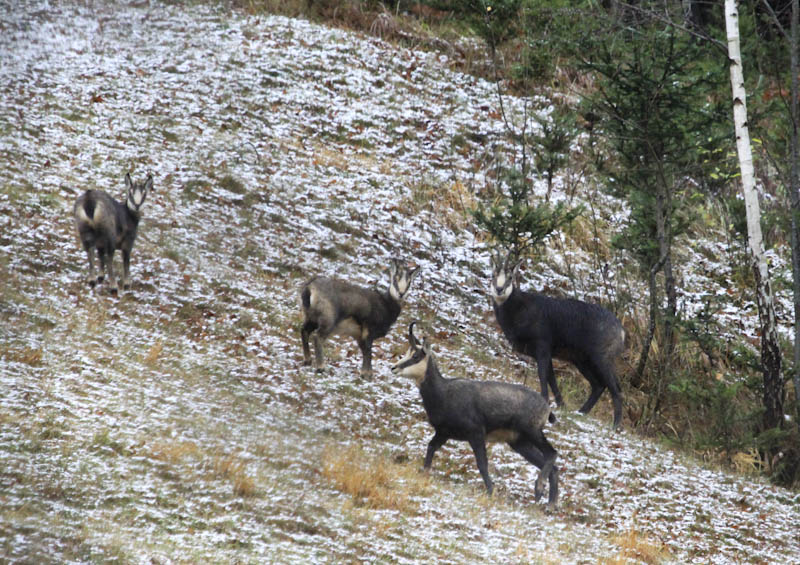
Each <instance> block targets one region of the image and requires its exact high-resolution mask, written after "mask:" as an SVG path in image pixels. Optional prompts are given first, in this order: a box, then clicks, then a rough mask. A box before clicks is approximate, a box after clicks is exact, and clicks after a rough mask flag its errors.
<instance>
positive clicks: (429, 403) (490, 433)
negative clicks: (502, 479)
mask: <svg viewBox="0 0 800 565" xmlns="http://www.w3.org/2000/svg"><path fill="white" fill-rule="evenodd" d="M414 323H415V322H412V323H411V324H410V325H409V327H408V351H407V352H406V354H405V356H404V357H403V358H402V359H401V360H400V361H398V362H397V363H396V364H395V365H393V366H392V373H394V374H400V375H405V376H409V377H412V378H413V379H414V380H415V381H416V383H417V387H418V388H419V392H420V395H421V396H422V404H423V406H424V407H425V412H426V413H427V415H428V421H429V422H430V424H431V425H432V426H433V429H434V430H435V433H434V435H433V438H432V439H431V440H430V442H429V443H428V450H427V452H426V453H425V464H424V467H425V469H430V466H431V463H432V462H433V456H434V454H435V453H436V451H437V450H438V449H439V448H440V447H441V446H443V445H444V444H445V442H446V441H447V440H449V439H455V440H459V441H467V442H469V445H470V447H472V451H473V453H474V454H475V461H476V463H477V465H478V470H479V471H480V473H481V477H482V478H483V482H484V484H485V485H486V490H488V491H489V494H491V493H492V488H493V485H492V479H491V478H490V477H489V470H488V461H487V457H486V442H487V441H503V442H506V443H507V444H508V445H509V447H511V449H513V450H514V451H516V452H517V453H519V454H520V455H522V456H523V457H524V458H525V459H527V460H528V461H529V462H531V463H533V464H534V465H536V466H537V467H538V468H539V469H541V471H540V472H539V477H538V478H537V479H536V484H535V487H534V496H535V498H536V500H539V498H540V497H541V496H542V494H543V493H544V481H545V480H549V484H550V492H549V495H548V505H549V506H550V507H551V508H552V507H553V506H555V504H556V503H557V501H558V468H557V467H556V466H555V460H556V455H557V453H556V450H555V449H554V448H553V446H552V445H550V442H548V441H547V438H545V437H544V432H543V429H544V426H545V424H547V422H548V421H549V422H554V421H555V417H554V416H553V414H551V412H550V406H549V405H548V403H547V400H546V399H545V398H544V397H543V396H542V395H540V394H539V393H538V392H536V391H533V390H531V389H529V388H528V387H525V386H523V385H519V384H510V383H503V382H492V381H473V380H468V379H447V378H444V377H443V376H442V374H441V373H440V372H439V368H438V366H437V364H436V360H435V359H434V358H433V355H432V354H431V346H430V344H429V343H428V339H427V338H425V339H423V342H422V344H420V343H419V341H418V340H417V338H416V337H415V336H414Z"/></svg>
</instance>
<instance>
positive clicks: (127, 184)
mask: <svg viewBox="0 0 800 565" xmlns="http://www.w3.org/2000/svg"><path fill="white" fill-rule="evenodd" d="M125 188H126V189H127V190H130V189H132V188H133V182H132V181H131V174H130V173H125Z"/></svg>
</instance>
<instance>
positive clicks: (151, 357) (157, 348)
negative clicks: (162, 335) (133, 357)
mask: <svg viewBox="0 0 800 565" xmlns="http://www.w3.org/2000/svg"><path fill="white" fill-rule="evenodd" d="M163 349H164V344H163V342H162V341H161V340H158V341H157V342H155V343H154V344H153V345H151V346H150V349H149V350H148V352H147V355H145V357H144V362H145V363H147V364H148V365H150V366H153V365H155V364H156V362H157V361H158V358H159V356H160V355H161V351H162V350H163Z"/></svg>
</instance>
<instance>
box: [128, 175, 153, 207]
mask: <svg viewBox="0 0 800 565" xmlns="http://www.w3.org/2000/svg"><path fill="white" fill-rule="evenodd" d="M125 187H126V188H127V189H128V198H127V205H128V209H129V210H130V211H131V212H133V213H134V214H138V213H139V208H141V207H142V204H144V201H145V198H147V193H148V192H149V191H150V190H152V189H153V175H147V179H146V180H145V181H144V182H137V183H134V182H132V181H131V174H130V173H126V174H125Z"/></svg>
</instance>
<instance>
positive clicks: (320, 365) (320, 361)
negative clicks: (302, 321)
mask: <svg viewBox="0 0 800 565" xmlns="http://www.w3.org/2000/svg"><path fill="white" fill-rule="evenodd" d="M332 331H333V322H332V321H328V320H326V319H324V318H323V319H322V320H318V321H317V331H316V332H314V335H313V336H312V338H311V339H312V340H313V341H314V369H316V370H317V371H322V370H323V369H324V368H325V350H324V349H323V346H324V344H325V340H327V339H328V336H329V335H330V334H331V332H332Z"/></svg>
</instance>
